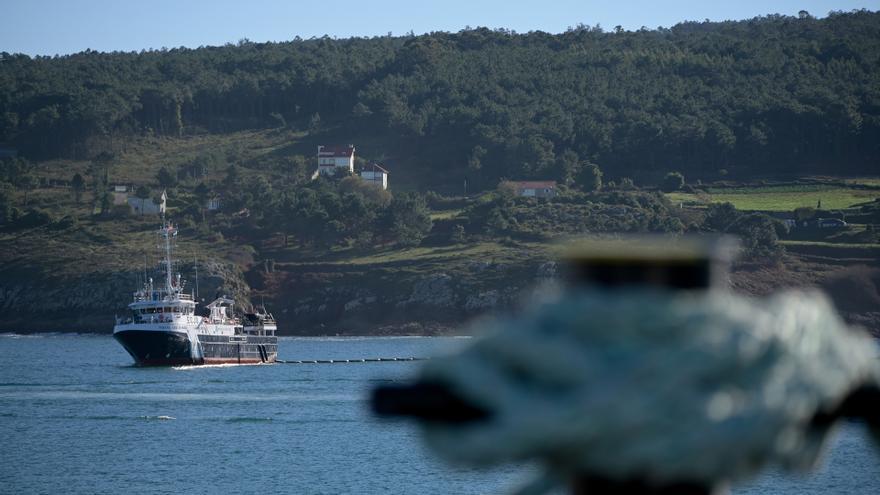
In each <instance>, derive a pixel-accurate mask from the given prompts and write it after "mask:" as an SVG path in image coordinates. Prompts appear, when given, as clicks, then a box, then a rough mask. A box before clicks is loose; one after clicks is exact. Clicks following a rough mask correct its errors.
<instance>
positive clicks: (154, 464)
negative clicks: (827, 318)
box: [0, 335, 880, 494]
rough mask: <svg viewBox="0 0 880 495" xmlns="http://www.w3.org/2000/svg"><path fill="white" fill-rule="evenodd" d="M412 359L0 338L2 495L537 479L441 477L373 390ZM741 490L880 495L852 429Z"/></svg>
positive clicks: (328, 489) (877, 476)
mask: <svg viewBox="0 0 880 495" xmlns="http://www.w3.org/2000/svg"><path fill="white" fill-rule="evenodd" d="M467 342H468V341H467V339H446V338H364V339H332V338H327V339H318V338H315V339H299V338H290V339H282V340H281V343H280V346H279V357H280V358H281V359H288V360H290V359H352V358H370V357H386V356H388V357H395V356H429V355H431V354H434V353H437V352H445V351H447V350H450V349H454V348H456V347H457V346H461V345H466V344H467ZM417 366H418V363H413V362H396V363H366V364H317V365H289V364H276V365H271V366H217V367H202V368H177V369H175V368H134V367H132V366H131V359H130V358H129V356H128V355H127V354H126V353H125V352H124V351H123V350H122V348H121V347H119V346H118V345H117V344H116V342H115V341H113V339H112V338H110V337H109V336H79V335H42V336H34V337H30V336H15V335H0V442H2V443H0V493H56V492H65V493H122V492H126V493H182V492H192V493H217V492H226V493H258V492H259V493H304V494H323V493H327V494H330V493H419V494H422V493H437V494H453V493H455V494H458V493H461V494H467V493H474V494H476V493H506V492H509V491H510V489H511V487H514V486H516V485H517V484H518V483H520V482H522V481H523V480H525V479H528V478H529V477H530V476H531V475H533V474H534V472H535V471H536V470H535V468H534V467H531V466H508V467H505V468H500V469H494V470H491V471H481V470H474V469H466V468H462V467H450V466H447V465H445V464H442V463H441V462H439V461H437V460H435V459H434V458H433V457H432V456H431V455H430V453H428V452H426V451H425V450H424V449H423V448H422V446H421V443H420V441H419V434H418V429H417V428H416V427H414V426H413V425H410V424H408V423H400V422H390V423H389V422H383V421H377V420H375V419H373V418H371V417H370V415H369V414H368V412H367V408H366V406H367V404H366V402H365V398H366V397H367V395H368V391H369V390H370V389H371V388H372V387H374V386H376V385H377V384H381V383H383V382H386V381H388V380H393V379H404V378H406V377H409V376H412V375H413V373H414V372H415V370H416V369H417ZM733 492H734V493H735V494H759V493H785V494H795V493H797V494H802V493H816V494H820V493H821V494H829V493H880V456H878V453H877V452H876V450H875V449H874V448H873V446H872V445H871V444H870V443H869V441H868V438H867V434H866V432H865V431H864V429H863V428H862V427H861V425H858V424H846V425H843V428H842V429H841V430H840V433H839V434H838V436H837V438H836V440H835V442H834V446H833V448H832V450H831V452H830V454H829V456H828V459H827V460H826V462H825V464H824V466H823V468H822V469H820V470H819V471H817V472H815V473H813V474H812V475H810V476H808V477H793V476H790V475H781V474H778V473H768V474H766V475H765V476H764V477H762V478H760V479H759V480H757V481H756V482H754V483H753V484H751V485H749V486H744V487H737V488H735V489H734V490H733Z"/></svg>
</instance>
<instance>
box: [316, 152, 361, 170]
mask: <svg viewBox="0 0 880 495" xmlns="http://www.w3.org/2000/svg"><path fill="white" fill-rule="evenodd" d="M341 170H347V171H348V173H354V145H353V144H348V145H342V146H318V174H320V175H336V174H337V173H339V171H341Z"/></svg>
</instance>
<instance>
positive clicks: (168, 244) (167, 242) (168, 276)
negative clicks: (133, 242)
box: [162, 223, 174, 295]
mask: <svg viewBox="0 0 880 495" xmlns="http://www.w3.org/2000/svg"><path fill="white" fill-rule="evenodd" d="M173 230H174V227H172V226H171V224H170V223H168V224H166V225H165V226H164V227H163V228H162V236H163V237H165V291H166V292H167V293H168V294H169V295H170V294H171V293H172V290H173V289H172V286H171V234H172V231H173Z"/></svg>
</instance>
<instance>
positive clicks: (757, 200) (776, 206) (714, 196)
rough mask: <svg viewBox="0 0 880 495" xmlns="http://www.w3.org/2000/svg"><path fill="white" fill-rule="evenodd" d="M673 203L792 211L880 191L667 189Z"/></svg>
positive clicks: (837, 204)
mask: <svg viewBox="0 0 880 495" xmlns="http://www.w3.org/2000/svg"><path fill="white" fill-rule="evenodd" d="M666 197H667V198H669V200H670V201H672V202H673V203H684V204H686V205H687V204H690V205H700V204H704V205H705V204H710V203H732V204H733V205H734V206H736V208H737V209H740V210H761V211H791V210H794V209H795V208H799V207H802V206H810V207H816V206H817V205H818V204H819V202H820V201H821V202H822V208H823V209H826V210H837V209H842V208H849V207H852V206H854V205H857V204H859V203H864V202H868V201H873V200H874V199H877V198H880V191H875V190H865V189H849V188H845V187H833V186H821V185H817V186H804V185H791V186H766V187H745V188H726V189H713V188H710V189H708V190H707V192H706V193H698V194H691V193H680V192H675V193H669V194H667V195H666Z"/></svg>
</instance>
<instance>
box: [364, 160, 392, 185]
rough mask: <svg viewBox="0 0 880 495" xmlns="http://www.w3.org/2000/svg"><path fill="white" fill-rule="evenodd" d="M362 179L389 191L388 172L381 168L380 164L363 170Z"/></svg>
mask: <svg viewBox="0 0 880 495" xmlns="http://www.w3.org/2000/svg"><path fill="white" fill-rule="evenodd" d="M361 179H363V180H364V181H366V182H367V183H368V184H372V185H375V186H376V187H381V188H382V189H388V171H387V170H385V169H384V168H382V167H380V166H379V164H378V163H374V164H372V165H370V166H369V167H367V168H365V169H364V170H361Z"/></svg>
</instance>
